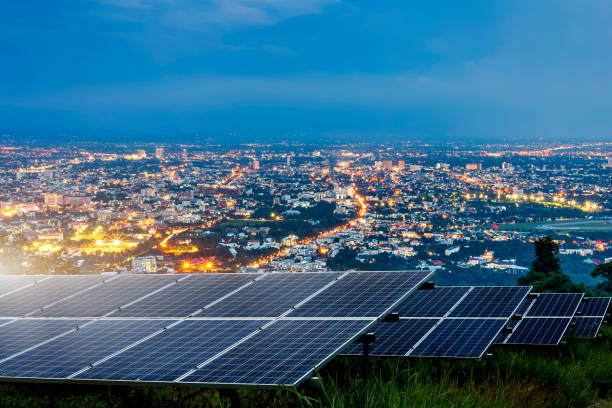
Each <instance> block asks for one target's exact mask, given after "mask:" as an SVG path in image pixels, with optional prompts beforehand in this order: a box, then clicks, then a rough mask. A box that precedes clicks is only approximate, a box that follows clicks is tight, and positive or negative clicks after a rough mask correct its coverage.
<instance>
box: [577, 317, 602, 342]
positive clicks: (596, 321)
mask: <svg viewBox="0 0 612 408" xmlns="http://www.w3.org/2000/svg"><path fill="white" fill-rule="evenodd" d="M603 321H604V317H603V316H576V317H574V318H573V319H572V323H574V324H575V327H574V329H573V331H572V334H573V336H574V337H577V338H585V339H594V338H595V337H597V333H599V329H600V328H601V325H602V323H603Z"/></svg>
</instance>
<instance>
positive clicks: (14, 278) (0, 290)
mask: <svg viewBox="0 0 612 408" xmlns="http://www.w3.org/2000/svg"><path fill="white" fill-rule="evenodd" d="M50 278H51V276H41V275H0V297H3V296H6V295H8V294H10V293H13V292H17V291H19V290H21V289H23V288H27V287H29V286H31V285H33V284H34V283H36V282H37V281H40V280H44V279H50Z"/></svg>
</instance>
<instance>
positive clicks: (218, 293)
mask: <svg viewBox="0 0 612 408" xmlns="http://www.w3.org/2000/svg"><path fill="white" fill-rule="evenodd" d="M427 277H428V273H425V272H420V271H419V272H345V273H306V274H300V273H267V274H218V275H123V276H122V275H120V276H116V277H112V278H110V279H107V280H103V279H102V278H100V277H98V276H54V277H48V276H47V277H40V276H39V277H27V276H24V277H14V276H13V277H9V276H0V377H2V378H4V379H7V380H25V381H31V380H45V381H79V382H82V381H84V382H91V381H93V382H99V381H103V382H109V381H110V382H125V381H128V382H164V383H166V382H180V383H192V384H198V385H202V386H231V387H240V386H257V387H275V386H277V385H290V386H296V385H298V384H300V383H301V382H302V381H303V380H304V379H306V378H308V376H309V375H310V374H311V373H312V372H313V369H318V368H320V367H322V366H323V365H324V364H325V363H326V362H327V361H329V360H330V359H331V358H333V357H334V356H335V355H337V354H338V353H340V352H341V351H343V352H348V353H349V354H360V353H361V348H360V347H361V345H352V346H351V343H352V342H353V341H355V340H356V339H357V338H358V337H359V336H361V335H362V334H363V333H365V332H366V331H368V330H373V331H375V333H376V342H375V343H374V344H373V345H372V346H371V348H372V352H371V353H372V354H375V355H391V356H419V357H440V356H445V357H480V356H482V355H483V354H484V353H485V352H486V350H487V349H488V348H489V347H490V345H491V344H492V343H494V342H496V343H505V344H533V343H538V344H553V343H552V342H553V341H554V340H555V339H557V340H556V341H557V343H558V341H559V340H560V339H561V337H562V336H563V334H564V333H565V332H566V330H567V327H568V326H569V322H567V320H568V319H569V320H571V319H574V320H576V323H577V324H576V329H575V330H576V331H577V332H578V333H580V330H583V331H584V333H587V332H589V333H587V334H592V335H594V334H593V333H596V332H597V330H598V329H599V325H601V321H602V320H603V316H604V315H605V309H607V307H608V304H609V299H605V298H602V299H591V300H590V301H588V302H587V301H583V299H582V295H581V294H569V295H556V294H555V295H549V294H543V295H540V296H538V297H537V298H536V297H535V296H534V295H533V294H528V293H529V290H530V288H529V287H438V288H433V289H423V290H417V291H415V292H414V293H412V294H410V293H411V292H412V291H413V290H414V289H415V288H416V287H419V286H420V287H421V288H425V287H429V285H421V283H422V282H424V281H425V280H426V279H427ZM409 294H410V295H409ZM403 299H406V300H405V301H403V302H402V300H403ZM606 302H607V303H606ZM572 308H573V309H572ZM577 308H580V309H579V310H578V312H579V314H580V312H581V311H582V315H581V316H578V317H576V316H574V315H575V314H576V313H575V312H576V309H577ZM601 310H604V311H603V313H602V312H601ZM390 311H397V312H398V314H399V315H400V316H401V318H400V319H399V320H398V321H393V322H392V321H381V320H382V318H383V317H384V316H385V315H386V314H387V313H388V312H390ZM517 313H521V314H523V315H524V317H523V318H522V319H521V320H515V317H514V316H515V315H516V314H517ZM3 319H4V320H3ZM541 319H543V320H546V321H545V322H544V323H542V322H541V321H540V320H541ZM586 319H591V320H594V319H598V320H597V321H596V323H597V322H598V323H597V324H596V327H595V326H594V325H593V324H591V323H587V322H588V321H587V320H586ZM566 323H567V324H566ZM374 325H375V326H374ZM373 326H374V327H373ZM510 331H511V332H510ZM521 333H522V334H521ZM546 338H548V339H549V340H547V341H548V342H547V343H546V342H544V340H543V339H546ZM554 344H556V343H554ZM346 346H348V347H346ZM347 350H348V351H347Z"/></svg>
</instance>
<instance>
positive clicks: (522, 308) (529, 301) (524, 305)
mask: <svg viewBox="0 0 612 408" xmlns="http://www.w3.org/2000/svg"><path fill="white" fill-rule="evenodd" d="M535 301H536V298H529V297H526V298H525V299H524V300H523V301H522V302H521V304H520V305H519V307H518V308H517V309H516V313H515V314H520V315H524V314H525V313H527V311H528V310H529V308H531V305H533V303H534V302H535Z"/></svg>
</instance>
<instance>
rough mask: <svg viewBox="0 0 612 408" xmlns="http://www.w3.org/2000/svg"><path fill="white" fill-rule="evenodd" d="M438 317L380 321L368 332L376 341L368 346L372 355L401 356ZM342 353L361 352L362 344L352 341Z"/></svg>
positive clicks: (358, 353) (357, 353)
mask: <svg viewBox="0 0 612 408" xmlns="http://www.w3.org/2000/svg"><path fill="white" fill-rule="evenodd" d="M438 322H439V319H400V320H399V321H397V322H380V323H377V324H376V326H374V327H372V328H371V329H370V330H368V332H372V333H374V335H375V336H376V341H375V342H374V343H372V344H370V346H369V353H370V355H373V356H403V355H405V354H406V353H407V352H408V350H410V349H411V348H412V347H413V346H414V345H415V344H416V343H417V341H419V340H420V339H421V337H423V336H424V335H425V333H427V331H428V330H429V329H431V328H432V327H433V326H434V325H435V324H436V323H438ZM344 354H352V355H361V354H363V344H361V343H353V344H352V345H351V346H350V347H349V348H348V350H347V351H346V352H345V353H344Z"/></svg>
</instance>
